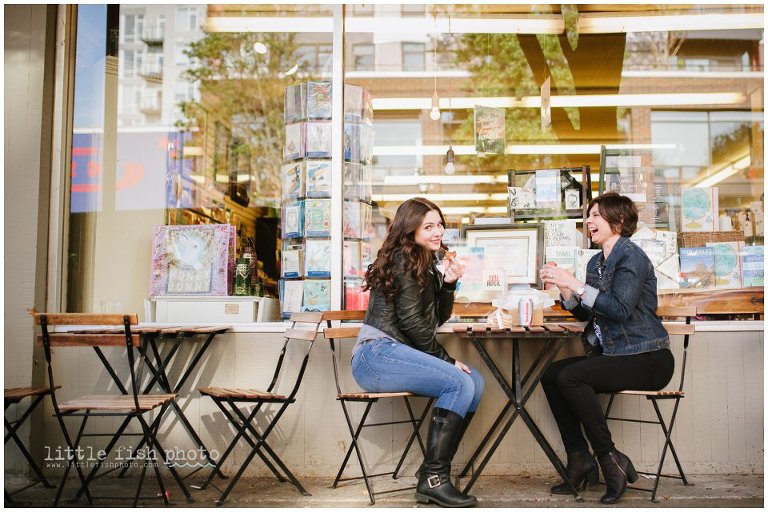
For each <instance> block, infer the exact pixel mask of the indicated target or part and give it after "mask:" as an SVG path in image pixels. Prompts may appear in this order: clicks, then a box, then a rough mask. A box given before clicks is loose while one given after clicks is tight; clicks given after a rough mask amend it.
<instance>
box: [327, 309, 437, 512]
mask: <svg viewBox="0 0 768 512" xmlns="http://www.w3.org/2000/svg"><path fill="white" fill-rule="evenodd" d="M364 317H365V311H327V312H326V313H325V314H324V315H323V319H324V320H325V321H326V322H327V325H328V327H327V328H326V329H324V330H323V336H324V337H325V339H326V340H328V342H329V344H330V347H331V359H332V360H333V376H334V379H335V381H336V400H338V401H339V403H340V404H341V408H342V410H343V411H344V417H345V418H346V420H347V426H348V427H349V434H350V435H351V436H352V443H351V444H350V446H349V449H348V450H347V454H346V455H345V456H344V461H343V462H342V463H341V467H340V468H339V472H338V473H337V474H336V479H335V480H334V481H333V485H332V488H334V489H335V488H336V487H337V486H338V484H339V482H346V481H350V480H360V479H362V480H364V481H365V487H366V489H367V490H368V497H369V499H370V502H371V505H373V504H375V503H376V499H375V497H376V495H377V494H388V493H392V492H399V491H406V490H409V489H415V488H416V487H415V486H410V487H400V488H397V489H388V490H385V491H379V492H374V490H373V482H371V479H372V478H374V477H378V476H387V475H392V478H393V479H397V477H398V473H399V471H400V468H401V467H402V465H403V462H405V458H406V456H407V455H408V452H409V451H410V449H411V445H412V444H413V440H414V439H416V440H418V443H419V447H420V448H421V453H422V456H423V455H425V454H426V450H425V447H424V440H423V439H422V437H421V434H420V433H419V429H420V428H421V425H422V423H424V418H426V416H427V414H428V413H429V411H430V409H431V407H432V404H433V403H434V401H435V399H434V398H433V397H423V396H421V395H415V394H413V393H409V392H407V391H400V392H394V393H368V392H365V391H354V392H346V391H344V390H342V385H341V378H340V376H339V365H338V363H337V359H338V357H337V352H336V342H337V341H339V342H341V340H343V339H346V340H351V341H352V342H354V340H355V339H356V338H357V335H358V333H359V331H360V328H359V327H335V328H334V327H331V322H332V321H339V320H358V321H361V320H363V318H364ZM345 366H347V367H348V366H349V365H348V362H345ZM386 398H394V399H398V398H402V399H403V402H405V408H406V410H407V411H408V419H406V420H396V421H387V422H381V423H366V419H367V418H368V414H369V413H370V411H371V407H373V404H375V403H376V402H378V401H379V400H380V399H386ZM411 398H428V400H427V403H426V405H425V406H424V409H423V410H422V411H421V414H420V415H419V417H418V418H416V416H414V414H413V408H412V406H411V402H410V399H411ZM354 402H360V403H364V404H365V410H364V411H363V414H362V416H361V417H360V421H359V422H358V423H357V424H355V423H354V421H353V420H352V417H351V415H350V411H349V407H350V403H354ZM399 424H409V425H411V426H412V427H413V430H412V432H411V434H410V436H409V438H408V442H407V444H406V445H405V449H404V450H403V453H402V455H401V456H400V460H399V461H398V462H397V466H396V467H395V469H394V471H388V472H384V473H376V474H373V475H370V474H368V470H367V469H366V465H365V462H364V460H363V453H362V450H361V448H360V434H361V433H362V431H363V429H364V428H367V427H380V426H386V425H399ZM353 450H354V451H355V454H356V455H357V460H358V462H359V463H360V470H361V471H362V473H363V475H362V476H356V477H347V478H342V475H343V474H344V470H345V469H346V467H347V463H348V462H349V458H350V456H351V455H352V451H353Z"/></svg>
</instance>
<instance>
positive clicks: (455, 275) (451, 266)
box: [443, 256, 464, 283]
mask: <svg viewBox="0 0 768 512" xmlns="http://www.w3.org/2000/svg"><path fill="white" fill-rule="evenodd" d="M443 265H444V267H445V274H443V281H444V282H446V283H455V282H456V281H458V280H459V278H460V277H461V276H463V275H464V267H463V266H462V265H461V263H459V262H458V260H456V258H453V257H451V256H447V257H446V258H445V259H444V260H443Z"/></svg>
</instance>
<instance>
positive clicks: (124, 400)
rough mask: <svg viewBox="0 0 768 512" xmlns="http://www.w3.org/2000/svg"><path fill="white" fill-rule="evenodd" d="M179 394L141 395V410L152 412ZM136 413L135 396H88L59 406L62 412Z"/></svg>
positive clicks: (139, 397)
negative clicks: (86, 410)
mask: <svg viewBox="0 0 768 512" xmlns="http://www.w3.org/2000/svg"><path fill="white" fill-rule="evenodd" d="M177 396H178V393H168V394H157V395H139V396H138V399H139V410H141V411H150V410H152V409H154V408H156V407H160V406H161V405H163V404H166V403H168V402H170V401H171V400H174V399H175V398H176V397H177ZM84 409H90V410H94V411H135V410H136V405H135V403H134V399H133V395H87V396H81V397H79V398H75V399H74V400H68V401H66V402H64V403H62V404H59V410H61V411H62V412H65V411H66V412H69V411H81V410H84Z"/></svg>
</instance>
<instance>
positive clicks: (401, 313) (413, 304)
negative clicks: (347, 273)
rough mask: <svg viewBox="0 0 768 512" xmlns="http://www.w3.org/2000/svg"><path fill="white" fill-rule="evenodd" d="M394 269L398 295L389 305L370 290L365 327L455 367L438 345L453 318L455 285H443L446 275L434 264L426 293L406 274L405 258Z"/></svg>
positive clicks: (400, 259)
mask: <svg viewBox="0 0 768 512" xmlns="http://www.w3.org/2000/svg"><path fill="white" fill-rule="evenodd" d="M395 265H396V268H397V276H398V278H397V283H398V286H399V288H398V291H397V293H396V294H395V296H394V298H393V300H390V301H389V303H387V302H386V301H385V300H384V295H382V294H381V292H379V291H377V290H371V297H370V300H369V302H368V311H366V313H365V320H364V323H365V324H367V325H370V326H371V327H375V328H377V329H379V330H380V331H382V332H385V333H386V334H388V335H389V336H391V337H392V338H394V339H396V340H398V341H400V342H401V343H405V344H406V345H408V346H410V347H413V348H415V349H417V350H421V351H422V352H426V353H427V354H430V355H433V356H435V357H438V358H440V359H442V360H443V361H446V362H448V363H451V364H453V363H454V362H455V359H453V358H452V357H451V356H449V355H448V352H446V351H445V349H444V348H443V346H442V345H440V343H438V342H437V338H436V337H435V332H436V330H437V327H438V326H439V325H442V324H444V323H445V321H446V320H448V318H450V316H451V310H452V309H453V292H454V291H456V283H444V282H443V275H442V274H441V273H440V271H438V270H437V268H436V267H435V264H434V262H433V263H432V265H431V266H430V268H429V269H428V270H427V272H428V273H429V274H430V276H428V278H427V280H426V285H425V287H424V290H420V289H419V283H418V281H416V279H415V278H414V277H413V275H412V273H411V272H405V271H404V270H403V257H402V255H400V254H398V255H396V256H395ZM430 277H431V279H430Z"/></svg>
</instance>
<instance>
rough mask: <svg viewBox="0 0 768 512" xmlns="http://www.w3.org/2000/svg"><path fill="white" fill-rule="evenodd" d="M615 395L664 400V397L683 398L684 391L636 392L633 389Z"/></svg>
mask: <svg viewBox="0 0 768 512" xmlns="http://www.w3.org/2000/svg"><path fill="white" fill-rule="evenodd" d="M616 394H617V395H634V396H646V397H656V398H664V397H670V398H673V397H678V396H679V397H684V396H685V391H677V390H670V391H637V390H634V389H628V390H626V391H618V392H617V393H616Z"/></svg>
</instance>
